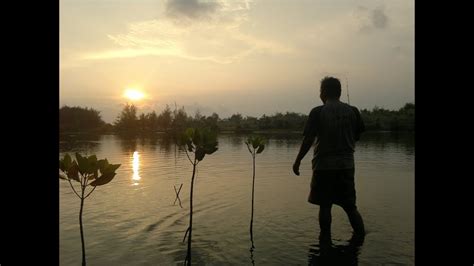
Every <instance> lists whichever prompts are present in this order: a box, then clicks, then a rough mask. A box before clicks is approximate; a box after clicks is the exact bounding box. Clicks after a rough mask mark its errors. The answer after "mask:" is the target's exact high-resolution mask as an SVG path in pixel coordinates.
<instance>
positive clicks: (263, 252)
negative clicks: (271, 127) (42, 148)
mask: <svg viewBox="0 0 474 266" xmlns="http://www.w3.org/2000/svg"><path fill="white" fill-rule="evenodd" d="M299 145H300V138H299V137H298V136H296V138H295V137H285V138H284V137H279V138H276V137H274V138H271V139H270V140H269V144H268V145H267V147H266V149H265V151H264V152H263V153H262V154H260V155H259V156H258V157H257V169H256V181H255V214H254V215H255V216H254V242H255V250H254V251H253V254H251V253H250V252H249V247H250V246H251V243H250V240H249V239H250V238H249V231H248V230H249V222H250V206H251V185H252V168H251V167H252V164H251V163H252V159H251V156H250V154H249V152H248V150H247V148H246V146H245V144H244V137H240V136H237V135H221V136H220V137H219V150H218V151H217V152H216V153H214V154H213V155H210V156H206V158H205V159H204V161H202V162H201V163H200V164H199V165H198V172H197V177H196V181H195V182H196V183H195V191H194V216H193V244H192V246H193V264H198V265H308V262H309V261H313V262H317V261H318V260H322V258H324V259H325V260H329V261H330V263H329V265H331V264H332V265H334V264H335V263H337V261H340V260H341V259H345V260H349V261H351V262H353V263H354V262H355V263H354V264H357V262H358V263H359V265H414V157H415V150H414V143H413V135H398V136H396V135H395V136H394V135H391V134H388V133H376V134H366V135H365V136H364V137H363V139H362V140H361V141H360V142H359V143H358V145H357V148H356V149H357V151H356V154H355V158H356V190H357V204H358V207H359V210H360V213H361V214H362V216H363V218H364V221H365V224H366V229H367V231H368V234H367V236H366V238H365V242H364V243H363V245H362V246H361V247H360V248H359V249H354V248H351V246H350V245H348V240H349V239H350V237H351V227H350V224H349V222H348V220H347V217H346V216H345V213H344V212H343V210H342V209H341V208H339V207H337V206H335V207H333V223H332V228H333V229H332V231H333V234H332V241H333V243H332V246H330V247H329V249H330V250H329V252H327V251H325V250H322V248H321V247H320V245H319V241H318V234H319V225H318V223H317V216H318V207H317V206H316V205H312V204H309V203H308V202H307V196H308V192H309V184H310V178H311V163H310V161H311V154H310V153H308V155H307V156H306V158H305V159H304V160H303V162H302V164H301V175H300V176H295V175H294V174H293V173H292V171H291V166H292V163H293V161H294V159H295V156H296V154H297V152H298V149H299ZM60 148H61V150H60V152H61V154H60V155H61V156H62V155H63V153H64V152H75V151H79V152H81V153H86V154H97V157H98V158H104V157H106V158H107V159H108V160H109V161H110V162H111V163H121V164H122V166H121V167H120V168H119V170H118V171H117V173H118V174H117V176H116V177H115V179H114V180H113V181H112V182H111V183H109V184H108V185H106V186H102V187H98V188H97V189H96V190H95V191H94V193H93V194H92V195H91V196H90V197H89V198H87V200H86V202H85V209H84V215H83V217H84V230H85V240H86V255H87V262H88V265H179V264H182V263H183V261H184V258H185V255H186V243H182V239H183V236H184V232H185V230H186V228H187V226H188V207H189V188H190V176H191V173H192V165H191V164H190V163H189V161H188V160H187V158H186V155H185V153H184V152H180V151H179V150H177V149H176V148H175V146H174V145H173V144H172V142H170V141H168V140H167V139H165V138H163V137H158V138H156V139H136V140H125V139H121V138H119V137H117V136H112V135H107V136H100V137H93V138H91V139H89V140H86V141H84V140H82V141H80V140H78V139H76V138H74V137H71V138H69V139H68V140H66V141H62V142H61V144H60ZM311 152H312V151H311ZM181 184H183V188H182V190H181V192H180V199H181V202H182V207H180V205H179V202H178V201H177V202H176V203H175V204H173V202H174V201H175V198H176V195H175V191H174V188H173V186H176V187H179V186H180V185H181ZM59 193H60V262H61V265H80V262H81V241H80V234H79V224H78V213H79V203H80V202H79V199H78V198H77V197H76V196H75V195H74V194H73V192H72V191H71V189H70V187H69V184H68V183H67V182H65V181H60V192H59ZM322 254H326V255H324V256H323V255H322ZM328 254H329V255H328ZM336 260H337V261H336ZM331 261H333V263H331ZM354 264H351V265H354Z"/></svg>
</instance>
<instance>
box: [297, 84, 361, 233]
mask: <svg viewBox="0 0 474 266" xmlns="http://www.w3.org/2000/svg"><path fill="white" fill-rule="evenodd" d="M340 97H341V83H340V81H339V80H338V79H337V78H333V77H325V78H323V79H322V80H321V88H320V98H321V100H322V101H323V103H324V105H321V106H317V107H315V108H313V109H312V110H311V112H310V113H309V117H308V120H307V121H306V126H305V128H304V132H303V136H304V138H303V142H302V144H301V148H300V151H299V153H298V156H297V157H296V160H295V163H294V164H293V172H294V173H295V174H296V175H300V172H299V168H300V163H301V160H302V159H303V157H304V156H305V155H306V153H308V151H309V149H310V148H311V146H312V145H313V143H314V141H315V139H316V147H315V149H314V156H313V160H312V169H313V176H312V180H311V191H310V193H309V197H308V201H309V202H310V203H312V204H316V205H319V226H320V228H321V237H322V238H325V239H327V238H329V239H330V236H331V207H332V205H333V204H337V205H339V206H341V207H342V208H343V209H344V211H345V212H346V213H347V216H348V217H349V221H350V223H351V226H352V229H353V230H354V233H355V234H357V235H361V236H363V235H365V229H364V222H363V221H362V217H361V215H360V213H359V211H358V210H357V207H356V192H355V186H354V147H355V142H356V141H357V140H359V137H360V134H361V133H362V132H363V131H364V129H365V126H364V122H363V121H362V118H361V116H360V113H359V110H358V109H357V108H356V107H353V106H350V105H348V104H345V103H343V102H341V101H339V98H340Z"/></svg>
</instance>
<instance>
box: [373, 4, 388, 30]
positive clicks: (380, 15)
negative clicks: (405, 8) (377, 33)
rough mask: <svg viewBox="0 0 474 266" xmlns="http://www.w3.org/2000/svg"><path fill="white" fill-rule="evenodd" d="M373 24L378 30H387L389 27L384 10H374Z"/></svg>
mask: <svg viewBox="0 0 474 266" xmlns="http://www.w3.org/2000/svg"><path fill="white" fill-rule="evenodd" d="M371 13H372V14H371V15H372V24H373V26H374V27H375V28H377V29H385V28H386V27H387V21H388V18H387V15H385V13H384V11H383V9H382V8H380V7H379V8H376V9H374V10H372V12H371Z"/></svg>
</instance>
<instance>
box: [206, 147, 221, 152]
mask: <svg viewBox="0 0 474 266" xmlns="http://www.w3.org/2000/svg"><path fill="white" fill-rule="evenodd" d="M217 149H218V148H217V147H206V148H205V149H204V151H205V153H206V154H213V153H214V152H215V151H217Z"/></svg>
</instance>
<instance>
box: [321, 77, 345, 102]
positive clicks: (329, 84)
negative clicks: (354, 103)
mask: <svg viewBox="0 0 474 266" xmlns="http://www.w3.org/2000/svg"><path fill="white" fill-rule="evenodd" d="M321 94H323V95H325V96H326V97H328V98H339V97H341V82H340V81H339V79H337V78H334V77H324V78H323V79H322V80H321Z"/></svg>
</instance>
